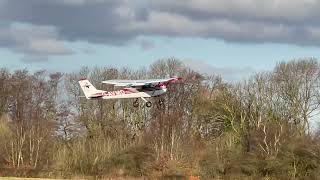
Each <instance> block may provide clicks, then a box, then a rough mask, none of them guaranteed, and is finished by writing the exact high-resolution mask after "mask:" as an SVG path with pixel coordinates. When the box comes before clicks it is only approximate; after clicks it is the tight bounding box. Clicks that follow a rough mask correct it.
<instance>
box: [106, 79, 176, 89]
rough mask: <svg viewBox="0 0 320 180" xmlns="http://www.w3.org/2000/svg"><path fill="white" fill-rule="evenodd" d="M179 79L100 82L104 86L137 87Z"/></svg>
mask: <svg viewBox="0 0 320 180" xmlns="http://www.w3.org/2000/svg"><path fill="white" fill-rule="evenodd" d="M179 79H180V78H168V79H146V80H107V81H102V83H104V84H111V85H114V86H117V87H137V86H145V85H150V84H158V83H168V82H171V81H176V80H179Z"/></svg>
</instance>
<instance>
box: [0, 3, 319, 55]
mask: <svg viewBox="0 0 320 180" xmlns="http://www.w3.org/2000/svg"><path fill="white" fill-rule="evenodd" d="M319 15H320V1H317V0H272V1H270V0H260V1H256V0H245V1H243V0H225V1H220V0H184V1H171V0H151V1H147V0H56V1H50V0H28V1H19V0H0V21H1V22H6V23H12V22H20V23H26V24H32V25H34V26H37V27H38V26H39V27H47V26H49V27H53V28H54V29H55V33H56V34H55V35H54V38H53V39H56V41H51V42H48V41H42V42H37V43H36V44H33V45H34V47H33V50H35V51H36V52H34V53H37V51H42V49H41V48H40V47H47V48H50V49H54V50H53V51H54V52H55V53H58V52H59V51H61V50H62V49H59V48H56V49H55V48H53V47H52V46H51V45H52V44H59V43H58V41H59V39H63V40H65V41H71V42H72V41H86V42H89V43H101V44H112V45H126V44H128V43H129V42H132V40H134V39H135V38H136V37H138V36H141V35H142V36H143V35H144V36H148V35H156V36H158V35H160V36H161V35H163V36H171V37H199V38H219V39H223V40H225V41H231V42H239V43H243V42H245V43H266V42H267V43H268V42H275V43H290V44H297V45H316V46H318V45H319V44H320V19H319V18H318V16H319ZM53 34H54V33H53ZM0 36H1V35H0ZM2 38H3V40H4V42H6V44H7V45H8V44H10V43H15V42H13V41H11V40H8V39H6V38H5V37H2ZM40 44H41V46H40ZM144 44H146V43H144ZM138 45H139V42H138ZM11 46H12V45H10V47H11ZM22 47H24V46H22ZM17 49H19V48H16V50H17ZM20 51H22V52H29V51H28V50H27V49H26V48H22V50H20ZM54 52H53V54H54Z"/></svg>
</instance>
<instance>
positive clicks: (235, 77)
mask: <svg viewBox="0 0 320 180" xmlns="http://www.w3.org/2000/svg"><path fill="white" fill-rule="evenodd" d="M184 63H185V65H186V66H187V67H189V68H191V69H192V70H194V71H197V72H200V73H202V74H206V75H221V76H222V78H223V79H224V80H226V81H228V82H237V81H240V80H244V79H248V78H249V77H250V76H251V75H253V74H254V73H255V72H256V71H255V70H254V69H253V68H251V67H245V68H233V67H215V66H212V65H210V64H208V63H206V62H203V61H195V60H188V61H185V62H184Z"/></svg>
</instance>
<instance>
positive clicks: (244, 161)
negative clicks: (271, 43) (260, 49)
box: [0, 58, 320, 179]
mask: <svg viewBox="0 0 320 180" xmlns="http://www.w3.org/2000/svg"><path fill="white" fill-rule="evenodd" d="M212 74H214V72H213V73H212ZM173 76H179V77H182V78H183V81H182V82H180V83H176V84H173V85H171V86H169V92H168V93H167V94H166V95H165V96H164V99H165V103H164V105H163V106H156V105H155V106H153V107H152V108H147V107H145V106H143V105H142V104H141V105H140V106H139V107H137V108H134V107H133V106H132V103H133V100H87V99H85V98H83V97H82V96H83V94H82V91H81V89H80V87H79V85H78V80H79V79H81V78H83V77H86V78H88V79H89V80H90V81H91V82H92V83H93V84H94V85H95V86H96V87H97V88H98V89H104V90H110V91H111V90H114V89H115V87H113V86H110V85H105V84H101V81H103V80H108V79H148V78H167V77H173ZM319 85H320V64H319V63H318V61H317V60H316V59H313V58H308V59H307V58H306V59H299V60H292V61H289V62H279V63H278V64H277V65H276V66H275V68H274V69H273V70H272V71H266V72H260V73H256V74H254V75H252V76H251V77H250V78H248V79H245V80H242V81H239V82H236V83H229V82H226V81H224V80H223V77H221V76H219V75H205V74H201V73H199V72H196V71H193V70H191V69H190V68H189V67H187V66H185V65H184V64H183V61H180V60H177V59H174V58H170V59H162V60H158V61H156V62H155V63H153V64H152V65H150V67H148V68H140V69H131V68H114V67H95V68H88V67H83V68H81V69H80V70H79V71H78V72H73V73H60V72H57V73H49V72H47V71H46V70H43V71H38V72H28V71H27V70H25V69H24V70H16V71H14V72H12V71H10V70H8V69H5V68H2V69H0V117H1V119H0V167H1V169H0V175H10V176H11V175H12V176H13V175H15V176H40V177H74V176H80V175H81V176H95V177H111V176H116V177H120V176H121V177H145V178H149V179H156V178H161V177H168V178H170V177H173V178H183V177H187V176H190V175H193V176H199V177H201V178H202V179H214V178H221V177H231V178H232V177H243V178H246V177H253V178H263V177H270V178H275V179H277V178H297V179H299V178H310V179H312V178H317V177H319V176H320V171H319V170H320V141H319V140H320V139H319V132H320V131H319V130H318V126H317V123H318V121H319V106H320V91H319V90H320V89H319ZM153 101H155V102H156V101H157V99H156V98H155V99H153ZM154 104H156V103H154Z"/></svg>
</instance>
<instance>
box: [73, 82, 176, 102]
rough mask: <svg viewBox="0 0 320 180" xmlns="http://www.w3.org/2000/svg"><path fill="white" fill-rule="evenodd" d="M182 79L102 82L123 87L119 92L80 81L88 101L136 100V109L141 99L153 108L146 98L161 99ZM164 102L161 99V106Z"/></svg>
mask: <svg viewBox="0 0 320 180" xmlns="http://www.w3.org/2000/svg"><path fill="white" fill-rule="evenodd" d="M181 79H182V78H180V77H175V78H168V79H149V80H107V81H102V83H103V84H110V85H113V86H114V87H122V89H120V90H117V91H103V90H98V89H96V88H95V87H94V86H93V85H92V84H91V83H90V81H89V80H88V79H86V78H84V79H81V80H79V84H80V87H81V89H82V91H83V93H84V95H85V97H86V98H87V99H136V100H135V101H134V102H133V106H134V107H139V101H138V100H139V98H141V99H142V100H143V101H144V102H145V105H146V107H151V106H152V103H151V102H150V101H148V100H147V99H146V98H151V97H160V96H161V95H163V94H165V93H166V92H167V87H168V85H169V84H171V83H175V82H177V81H179V80H181ZM163 103H164V100H163V99H162V98H160V99H159V105H162V104H163Z"/></svg>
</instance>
